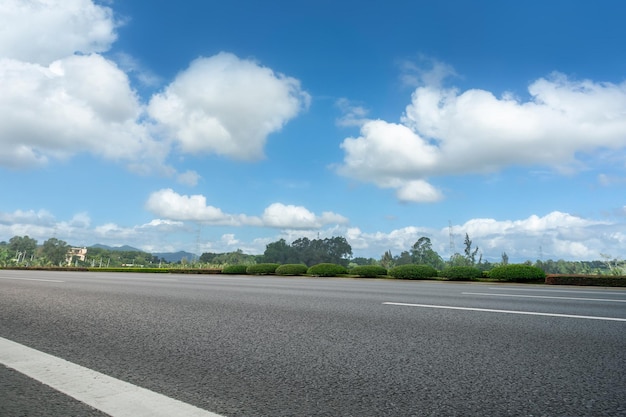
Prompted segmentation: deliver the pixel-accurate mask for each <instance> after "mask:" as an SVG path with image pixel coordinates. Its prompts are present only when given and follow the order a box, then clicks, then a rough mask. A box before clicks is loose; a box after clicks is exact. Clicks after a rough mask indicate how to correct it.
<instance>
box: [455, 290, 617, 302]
mask: <svg viewBox="0 0 626 417" xmlns="http://www.w3.org/2000/svg"><path fill="white" fill-rule="evenodd" d="M461 294H464V295H488V296H493V297H518V298H549V299H552V300H554V299H556V300H576V301H611V302H614V303H626V300H616V299H613V298H579V297H555V296H550V295H522V294H492V293H486V292H463V293H461Z"/></svg>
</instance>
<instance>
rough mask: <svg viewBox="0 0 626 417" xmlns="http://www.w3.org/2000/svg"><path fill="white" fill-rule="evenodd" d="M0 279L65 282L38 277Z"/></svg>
mask: <svg viewBox="0 0 626 417" xmlns="http://www.w3.org/2000/svg"><path fill="white" fill-rule="evenodd" d="M0 279H12V280H15V281H43V282H65V281H60V280H58V279H37V278H11V277H0Z"/></svg>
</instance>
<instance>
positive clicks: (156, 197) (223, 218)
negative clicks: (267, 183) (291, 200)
mask: <svg viewBox="0 0 626 417" xmlns="http://www.w3.org/2000/svg"><path fill="white" fill-rule="evenodd" d="M146 209H147V210H148V211H150V212H151V213H153V214H155V215H157V216H160V217H163V218H167V219H172V220H179V221H192V222H198V223H202V224H209V225H230V226H261V227H271V228H281V229H319V228H320V227H323V226H324V225H327V224H343V223H346V222H347V221H348V220H347V219H346V218H345V217H343V216H341V215H339V214H336V213H333V212H323V213H322V214H321V215H319V216H318V215H316V214H315V213H312V212H311V211H309V210H307V209H306V208H305V207H302V206H294V205H285V204H282V203H274V204H271V205H269V206H268V207H267V208H266V209H265V210H264V212H263V214H262V216H261V217H258V216H248V215H246V214H229V213H224V212H223V211H222V210H221V209H219V208H217V207H214V206H211V205H208V204H207V201H206V197H205V196H203V195H200V194H196V195H191V196H187V195H181V194H178V193H176V192H175V191H174V190H172V189H169V188H168V189H163V190H159V191H156V192H154V193H152V194H151V195H150V197H149V198H148V200H147V202H146Z"/></svg>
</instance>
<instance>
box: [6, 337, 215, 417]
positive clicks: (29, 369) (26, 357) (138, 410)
mask: <svg viewBox="0 0 626 417" xmlns="http://www.w3.org/2000/svg"><path fill="white" fill-rule="evenodd" d="M0 363H2V364H4V365H6V366H7V367H9V368H13V369H15V370H16V371H18V372H21V373H22V374H24V375H27V376H29V377H31V378H33V379H35V380H37V381H39V382H41V383H43V384H46V385H48V386H50V387H52V388H54V389H56V390H57V391H60V392H62V393H64V394H66V395H68V396H70V397H73V398H75V399H77V400H79V401H82V402H83V403H85V404H87V405H90V406H92V407H94V408H96V409H98V410H100V411H102V412H104V413H106V414H108V415H110V416H111V417H171V416H178V417H221V416H220V415H218V414H214V413H211V412H209V411H206V410H203V409H201V408H198V407H195V406H193V405H190V404H187V403H184V402H182V401H178V400H175V399H173V398H169V397H166V396H165V395H162V394H158V393H156V392H153V391H150V390H147V389H145V388H141V387H138V386H136V385H133V384H130V383H128V382H124V381H120V380H119V379H115V378H112V377H110V376H107V375H104V374H102V373H100V372H96V371H93V370H91V369H88V368H85V367H83V366H80V365H76V364H74V363H71V362H68V361H66V360H64V359H61V358H57V357H55V356H52V355H49V354H47V353H44V352H40V351H38V350H35V349H32V348H29V347H27V346H24V345H21V344H19V343H16V342H13V341H11V340H8V339H4V338H2V337H0Z"/></svg>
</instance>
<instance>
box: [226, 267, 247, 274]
mask: <svg viewBox="0 0 626 417" xmlns="http://www.w3.org/2000/svg"><path fill="white" fill-rule="evenodd" d="M247 269H248V266H247V265H226V266H225V267H224V268H222V274H229V275H245V274H246V270H247Z"/></svg>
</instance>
